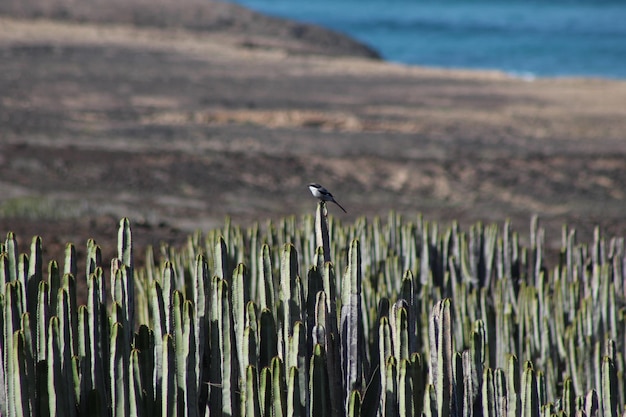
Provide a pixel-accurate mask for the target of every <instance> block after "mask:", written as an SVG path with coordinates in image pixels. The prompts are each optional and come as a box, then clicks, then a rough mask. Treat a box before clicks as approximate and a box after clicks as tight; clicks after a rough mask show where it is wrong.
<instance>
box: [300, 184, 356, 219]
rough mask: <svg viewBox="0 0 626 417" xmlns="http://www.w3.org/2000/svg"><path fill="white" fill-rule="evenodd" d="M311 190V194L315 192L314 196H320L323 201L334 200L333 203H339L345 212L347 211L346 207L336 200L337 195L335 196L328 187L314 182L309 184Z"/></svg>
mask: <svg viewBox="0 0 626 417" xmlns="http://www.w3.org/2000/svg"><path fill="white" fill-rule="evenodd" d="M309 190H311V194H313V197H316V198H319V199H320V200H321V201H332V202H333V203H335V204H337V205H338V206H339V208H340V209H342V210H343V212H344V213H347V211H346V209H345V208H343V207H341V204H339V203H338V202H337V200H335V197H333V195H332V194H331V193H330V191H328V190H327V189H326V188H324V187H322V186H321V185H319V184H316V183H312V184H309Z"/></svg>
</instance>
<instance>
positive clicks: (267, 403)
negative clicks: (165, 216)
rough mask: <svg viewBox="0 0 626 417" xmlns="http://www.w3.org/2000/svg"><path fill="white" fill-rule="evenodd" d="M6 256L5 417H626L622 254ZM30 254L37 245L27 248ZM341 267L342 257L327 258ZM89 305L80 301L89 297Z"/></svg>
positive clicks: (0, 295)
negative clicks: (138, 260)
mask: <svg viewBox="0 0 626 417" xmlns="http://www.w3.org/2000/svg"><path fill="white" fill-rule="evenodd" d="M131 226H132V225H131V223H130V222H129V220H128V219H122V220H121V221H120V223H119V232H118V247H117V257H116V258H115V259H113V260H112V262H111V263H110V265H104V264H103V262H102V255H101V248H100V247H99V246H98V245H97V243H96V242H95V241H93V240H89V241H88V242H87V246H86V251H85V253H86V259H85V265H86V266H85V270H78V269H77V250H76V247H75V246H74V245H73V244H68V245H67V246H66V252H65V259H63V260H62V261H61V262H57V261H50V262H49V263H48V264H47V265H44V262H43V257H42V240H41V238H39V237H33V238H32V240H31V242H30V248H29V249H28V250H24V249H26V248H25V246H24V244H23V241H21V239H22V237H18V236H15V235H14V234H13V233H9V234H8V235H7V237H6V240H5V241H4V243H3V244H2V245H1V246H0V248H1V252H2V254H1V255H0V284H1V285H0V288H1V290H0V305H1V307H2V316H1V318H2V320H1V323H0V324H1V327H2V337H1V338H0V342H1V344H0V347H1V348H2V363H3V366H2V368H1V370H2V372H1V373H0V386H1V387H2V396H1V397H0V407H1V408H0V413H1V414H2V415H3V416H11V417H12V416H29V415H33V416H48V415H53V416H156V415H159V416H181V417H182V416H185V417H187V416H189V417H197V416H316V417H317V416H344V415H345V416H357V415H358V416H439V417H442V416H494V417H496V416H502V417H504V416H506V417H522V416H524V417H525V416H553V415H555V416H606V417H609V416H623V415H626V407H625V404H626V386H625V377H624V371H625V363H624V358H625V356H626V304H625V302H624V300H625V293H626V285H625V284H626V270H625V268H624V260H625V252H624V239H623V238H609V237H605V236H602V235H601V234H600V232H599V231H598V230H596V233H595V235H594V238H593V240H592V241H589V242H579V241H578V240H577V235H576V231H575V230H574V229H573V228H569V227H564V228H563V230H562V237H561V239H562V245H561V251H560V253H559V256H558V259H556V260H555V262H553V263H549V261H548V260H547V258H546V255H545V232H544V230H543V229H542V228H541V226H540V224H539V222H538V220H537V219H536V218H534V219H533V220H532V222H531V234H530V235H531V239H530V243H529V244H528V245H522V244H521V243H520V239H519V234H518V232H517V231H515V230H513V228H512V227H511V225H510V223H508V222H506V223H504V224H502V225H484V224H481V223H477V224H474V225H473V226H471V227H470V228H469V229H468V230H462V229H461V228H460V227H459V226H458V225H456V224H452V225H451V226H449V227H447V228H443V227H440V226H439V225H438V224H437V223H434V222H429V221H427V220H425V219H423V218H422V217H420V216H416V217H414V218H407V217H402V216H400V215H398V214H395V213H390V214H389V216H388V217H387V218H386V219H380V218H374V219H366V218H360V219H358V220H357V221H355V222H354V223H352V224H342V223H341V222H340V221H338V220H337V219H335V218H327V215H326V207H325V205H324V203H320V204H318V206H317V211H316V216H315V217H313V216H305V217H303V218H302V219H296V218H295V217H288V218H284V219H282V220H280V221H274V222H268V223H267V224H263V225H255V226H253V227H250V228H242V227H238V226H237V225H234V224H231V223H230V222H228V221H227V222H225V224H224V225H222V226H221V227H219V228H215V229H212V230H208V231H206V232H205V233H200V232H197V233H195V234H193V235H191V236H189V238H188V240H187V243H186V244H185V245H183V246H182V247H171V246H167V245H162V246H161V247H159V248H150V249H149V250H148V251H147V253H146V254H145V257H146V262H145V266H142V267H136V266H135V265H134V259H133V243H132V242H133V237H132V232H131ZM18 238H19V239H20V240H19V241H18ZM323 248H326V250H324V249H323ZM79 287H86V288H87V290H86V297H85V298H86V299H85V301H84V302H79V301H78V298H79V297H77V288H79Z"/></svg>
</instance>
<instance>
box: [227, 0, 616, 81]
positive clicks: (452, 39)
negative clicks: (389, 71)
mask: <svg viewBox="0 0 626 417" xmlns="http://www.w3.org/2000/svg"><path fill="white" fill-rule="evenodd" d="M236 2H237V3H239V4H241V5H244V6H247V7H249V8H251V9H253V10H257V11H260V12H263V13H266V14H270V15H274V16H280V17H286V18H290V19H295V20H299V21H303V22H309V23H315V24H318V25H321V26H325V27H328V28H331V29H334V30H336V31H339V32H342V33H345V34H348V35H350V36H352V37H353V38H356V39H358V40H360V41H362V42H364V43H366V44H368V45H370V46H371V47H373V48H374V49H376V50H377V51H378V52H379V53H380V54H381V55H382V56H383V58H384V59H386V60H389V61H395V62H401V63H406V64H417V65H425V66H436V67H444V68H472V69H498V70H502V71H505V72H508V73H511V74H515V75H520V76H594V77H606V78H626V1H624V0H317V1H311V0H237V1H236Z"/></svg>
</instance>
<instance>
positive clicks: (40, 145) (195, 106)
mask: <svg viewBox="0 0 626 417" xmlns="http://www.w3.org/2000/svg"><path fill="white" fill-rule="evenodd" d="M241 4H243V5H245V6H250V7H252V8H254V9H256V10H259V11H261V12H263V13H257V12H254V11H251V10H250V9H248V8H245V7H243V6H241V5H237V4H234V3H220V2H213V1H201V0H182V1H178V0H177V1H174V0H160V1H157V2H155V1H147V0H130V1H128V0H127V1H121V0H110V1H109V0H106V1H105V0H83V1H72V0H46V1H39V0H19V1H18V0H4V1H3V2H1V3H0V233H2V235H6V233H7V232H8V231H14V232H16V233H17V234H18V239H19V241H20V244H21V246H20V250H22V251H26V250H27V248H28V244H29V242H30V239H31V237H32V236H33V235H41V236H42V237H43V242H44V249H45V250H46V254H45V255H46V256H48V257H50V258H53V257H54V258H57V259H59V258H60V256H59V253H61V251H62V250H63V248H64V245H65V243H66V242H68V241H71V242H73V243H75V244H76V245H77V247H78V249H79V256H80V255H81V251H83V248H84V245H85V242H86V241H87V239H88V238H94V239H96V241H97V242H99V243H101V245H102V247H103V250H104V253H105V257H106V256H111V254H112V253H113V252H114V251H115V247H116V246H115V239H116V230H117V222H118V220H119V219H120V218H121V217H123V216H127V217H129V218H130V219H131V222H132V225H133V230H134V238H135V243H136V248H137V250H136V253H137V254H138V257H139V258H140V257H141V255H142V253H143V248H145V246H146V245H148V244H151V245H159V244H160V242H166V243H170V244H182V242H184V240H185V238H186V236H187V235H188V234H189V233H192V232H193V231H195V230H206V229H208V228H210V227H214V226H219V225H221V224H223V222H224V219H225V218H226V217H227V216H228V217H230V218H232V220H233V222H237V223H240V224H244V225H251V224H253V223H255V222H260V223H261V224H265V222H266V221H267V220H268V219H274V220H276V219H279V218H281V217H282V216H288V215H295V216H302V215H305V214H311V213H313V211H314V209H315V203H316V202H315V199H314V198H313V197H312V196H311V195H310V193H309V191H308V189H307V184H308V183H310V182H319V183H321V184H323V185H324V186H326V187H327V188H328V189H329V190H330V191H331V192H332V193H333V194H334V195H335V197H336V198H337V200H338V201H339V202H340V203H341V204H342V205H343V206H344V207H345V208H346V209H347V210H348V214H347V215H346V214H343V213H342V212H340V211H339V210H334V209H333V207H330V212H331V215H333V216H336V217H337V218H338V219H340V220H341V221H343V222H351V221H353V220H354V219H356V218H357V217H360V216H368V217H369V218H373V217H374V216H382V217H385V216H387V215H388V213H389V212H390V210H395V211H398V212H400V213H403V214H404V215H405V216H408V217H409V218H411V217H412V216H413V217H414V216H417V215H419V214H420V213H422V214H423V215H424V216H425V218H426V219H427V220H432V221H437V222H441V223H442V224H443V225H444V226H445V225H448V224H450V223H451V222H452V221H454V220H457V221H459V222H460V223H461V225H462V226H463V227H466V226H468V225H469V224H472V223H474V222H476V221H483V222H485V223H492V222H493V223H497V224H502V223H504V221H505V220H506V219H511V220H512V221H513V226H514V228H515V229H517V230H519V231H521V233H522V237H524V236H525V235H527V233H526V231H527V230H528V227H529V221H530V218H531V216H532V215H534V214H537V215H539V217H540V222H541V224H542V225H544V226H545V227H546V229H547V244H548V246H549V247H550V248H551V249H552V250H554V251H557V250H558V248H559V247H560V241H561V228H562V226H563V225H564V224H568V225H570V226H573V227H576V228H577V230H579V236H580V239H581V240H583V239H587V238H590V237H591V236H592V234H593V229H594V227H595V226H596V225H597V226H600V227H601V228H602V230H603V231H604V232H606V233H607V234H608V235H611V236H612V235H617V236H624V234H625V233H626V218H625V217H624V213H626V194H625V193H626V190H625V188H624V184H626V163H625V162H624V161H626V133H625V132H626V82H625V81H624V80H623V78H624V76H625V75H626V73H625V72H624V70H625V68H626V65H624V60H625V59H626V53H624V52H625V51H624V48H625V46H624V45H626V42H624V30H626V29H624V26H623V25H620V24H618V23H617V22H623V21H625V20H626V19H625V18H624V6H623V5H622V4H620V3H618V2H610V1H600V2H599V1H594V2H591V1H585V2H583V1H564V0H558V1H555V2H550V3H549V4H548V3H539V2H532V1H531V2H517V1H513V2H511V1H509V2H495V1H490V2H487V1H472V2H470V1H467V2H460V1H448V0H442V1H437V2H435V1H432V2H415V1H408V0H407V1H401V0H397V1H392V2H383V1H380V0H379V1H375V0H367V1H361V2H359V3H358V4H357V3H356V2H354V1H352V0H350V1H336V2H328V1H321V2H315V4H310V3H305V2H303V1H295V0H292V1H272V2H270V1H264V2H262V1H260V0H249V1H245V2H241ZM284 18H289V19H287V20H286V19H284ZM290 19H296V20H295V21H294V20H290ZM306 22H311V23H313V24H310V23H306ZM320 25H323V26H326V27H328V28H330V29H332V30H328V29H325V28H323V27H321V26H320ZM348 35H349V36H348ZM408 64H419V66H413V65H408ZM476 69H480V70H476ZM555 76H558V77H555ZM571 76H576V77H571Z"/></svg>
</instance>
